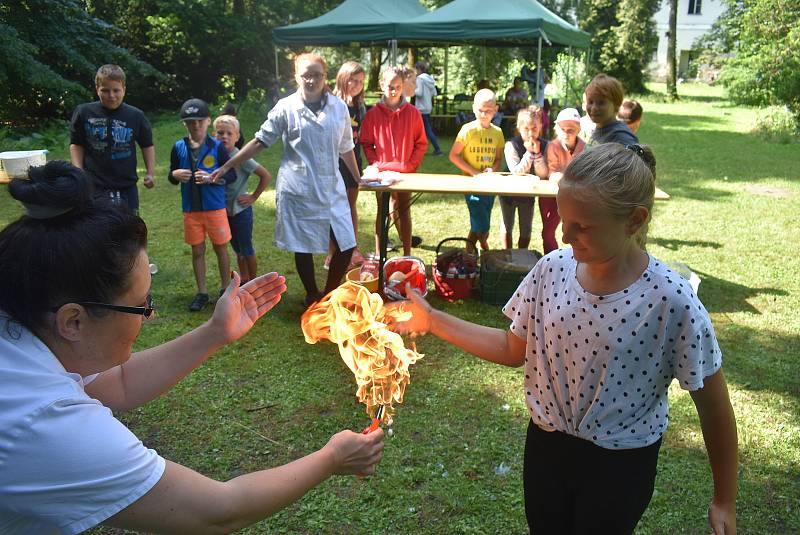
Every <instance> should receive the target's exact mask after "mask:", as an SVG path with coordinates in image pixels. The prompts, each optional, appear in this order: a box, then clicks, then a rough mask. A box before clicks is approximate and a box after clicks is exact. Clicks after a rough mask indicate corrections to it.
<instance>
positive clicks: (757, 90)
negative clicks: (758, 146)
mask: <svg viewBox="0 0 800 535" xmlns="http://www.w3.org/2000/svg"><path fill="white" fill-rule="evenodd" d="M725 1H726V4H727V10H726V11H725V13H724V14H723V15H722V16H721V17H720V18H719V20H718V21H717V23H716V24H715V25H714V27H713V29H712V31H711V32H710V34H709V35H708V36H707V37H706V38H705V39H702V40H701V41H700V42H699V43H698V45H697V46H699V47H701V48H705V49H706V50H707V51H711V52H712V53H715V54H718V55H722V59H721V60H720V62H721V64H722V73H721V75H720V81H721V82H722V83H723V85H725V87H726V88H727V89H728V93H729V95H730V97H731V99H733V100H734V101H735V102H738V103H741V104H754V105H766V104H772V105H776V104H781V105H785V106H788V107H789V108H790V109H791V110H792V112H793V113H794V114H795V115H796V116H798V117H800V54H798V53H797V51H798V50H800V3H799V2H797V1H796V0H725ZM726 56H727V57H726Z"/></svg>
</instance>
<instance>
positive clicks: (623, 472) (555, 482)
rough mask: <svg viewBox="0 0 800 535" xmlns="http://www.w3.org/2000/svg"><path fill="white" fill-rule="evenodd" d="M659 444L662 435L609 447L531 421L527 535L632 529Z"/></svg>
mask: <svg viewBox="0 0 800 535" xmlns="http://www.w3.org/2000/svg"><path fill="white" fill-rule="evenodd" d="M660 447H661V439H659V440H658V442H656V443H655V444H652V445H650V446H647V447H644V448H635V449H629V450H609V449H605V448H601V447H600V446H597V445H595V444H594V443H592V442H589V441H588V440H583V439H580V438H577V437H573V436H570V435H567V434H565V433H561V432H558V431H554V432H552V433H550V432H547V431H543V430H542V429H539V427H537V426H536V425H535V424H534V423H533V422H532V421H531V422H530V423H529V424H528V438H527V440H526V442H525V464H524V468H523V475H522V477H523V484H524V488H525V515H526V516H527V518H528V527H530V530H531V534H533V535H550V534H553V535H579V534H580V535H583V534H590V533H591V534H597V533H603V534H609V535H627V534H631V533H633V530H634V528H636V524H637V523H638V522H639V519H640V518H641V517H642V515H643V514H644V511H645V509H647V505H648V504H649V503H650V498H652V496H653V486H654V485H655V479H656V464H657V462H658V450H659V448H660Z"/></svg>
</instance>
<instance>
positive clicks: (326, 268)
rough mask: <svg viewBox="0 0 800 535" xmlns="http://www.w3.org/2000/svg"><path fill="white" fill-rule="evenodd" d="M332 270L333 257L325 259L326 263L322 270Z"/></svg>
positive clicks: (329, 256) (323, 264)
mask: <svg viewBox="0 0 800 535" xmlns="http://www.w3.org/2000/svg"><path fill="white" fill-rule="evenodd" d="M330 268H331V255H328V256H326V257H325V262H323V263H322V269H324V270H328V269H330Z"/></svg>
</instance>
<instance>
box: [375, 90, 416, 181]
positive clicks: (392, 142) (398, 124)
mask: <svg viewBox="0 0 800 535" xmlns="http://www.w3.org/2000/svg"><path fill="white" fill-rule="evenodd" d="M361 147H362V148H363V149H364V154H365V155H366V157H367V161H368V162H369V163H370V165H374V166H376V167H377V168H378V169H379V170H380V171H397V172H399V173H413V172H415V171H416V170H417V167H419V164H421V163H422V158H424V157H425V151H426V150H427V149H428V139H427V138H426V137H425V126H424V125H423V124H422V115H420V113H419V110H417V108H415V107H414V106H412V105H411V104H409V103H407V102H405V103H403V105H402V106H400V107H399V108H398V109H397V110H396V111H392V110H391V109H389V108H388V107H387V106H386V105H385V104H384V103H383V102H379V103H377V104H376V105H374V106H373V107H372V108H370V110H369V111H368V112H367V114H366V115H365V116H364V122H363V123H362V124H361Z"/></svg>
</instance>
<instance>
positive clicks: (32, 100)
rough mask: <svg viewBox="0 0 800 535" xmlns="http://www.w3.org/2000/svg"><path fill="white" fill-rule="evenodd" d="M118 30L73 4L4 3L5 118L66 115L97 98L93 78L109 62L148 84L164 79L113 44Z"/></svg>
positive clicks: (0, 7) (54, 0)
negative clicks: (79, 104) (77, 105)
mask: <svg viewBox="0 0 800 535" xmlns="http://www.w3.org/2000/svg"><path fill="white" fill-rule="evenodd" d="M65 21H68V23H65ZM117 32H118V30H117V29H116V28H114V27H113V26H111V25H109V24H107V23H105V22H103V21H102V20H99V19H96V18H93V17H91V16H89V15H88V14H87V13H86V11H85V10H84V9H83V6H82V5H81V4H80V3H79V2H77V1H74V0H18V1H17V2H14V7H13V8H12V7H11V6H9V4H8V3H5V2H4V3H2V4H0V54H2V57H3V61H2V62H1V63H0V115H1V116H2V117H3V119H4V120H5V121H10V122H14V123H26V124H32V123H35V122H37V120H38V119H40V118H44V117H55V116H61V117H64V116H67V115H68V114H69V113H70V112H71V111H72V108H73V107H74V106H75V105H76V104H78V103H79V102H82V101H85V100H90V99H92V98H93V88H94V75H95V72H96V71H97V67H98V66H100V65H102V64H104V63H117V64H119V65H121V66H122V67H123V68H124V69H125V70H126V71H127V72H128V74H131V75H132V78H134V79H138V80H139V81H140V82H141V83H143V84H144V83H148V84H150V85H153V81H154V80H156V81H158V80H160V79H161V77H160V73H158V72H157V71H156V70H155V69H153V68H152V67H151V66H150V65H148V64H146V63H144V62H142V61H139V60H138V59H137V58H135V57H134V56H133V55H132V54H131V53H130V52H129V51H128V50H126V49H125V48H123V47H121V46H119V45H117V44H115V43H114V42H113V41H112V39H113V38H114V36H115V35H116V34H117ZM145 78H148V79H149V81H148V82H145V80H144V79H145Z"/></svg>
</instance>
